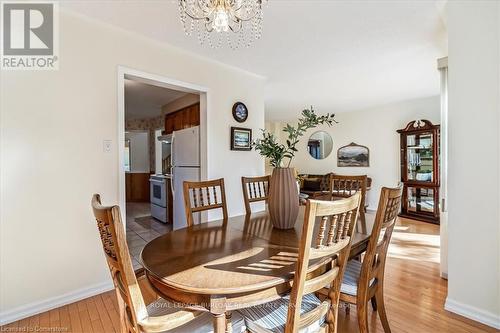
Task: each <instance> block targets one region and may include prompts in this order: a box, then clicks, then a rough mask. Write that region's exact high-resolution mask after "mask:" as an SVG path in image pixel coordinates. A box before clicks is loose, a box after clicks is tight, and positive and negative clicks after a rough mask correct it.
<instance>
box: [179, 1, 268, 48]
mask: <svg viewBox="0 0 500 333" xmlns="http://www.w3.org/2000/svg"><path fill="white" fill-rule="evenodd" d="M266 1H267V0H179V10H180V16H181V21H182V24H183V25H184V31H185V32H186V34H187V35H188V36H191V35H192V34H193V33H196V34H197V36H198V40H199V42H200V43H201V44H202V45H203V44H205V43H208V44H209V45H210V46H211V47H213V48H218V47H220V46H222V43H223V42H224V41H227V44H228V45H229V46H230V47H231V48H232V49H237V48H239V47H240V46H242V45H244V46H247V47H248V46H250V45H251V44H252V42H253V41H255V40H257V39H259V38H260V37H261V35H262V18H263V16H262V6H263V3H264V2H266Z"/></svg>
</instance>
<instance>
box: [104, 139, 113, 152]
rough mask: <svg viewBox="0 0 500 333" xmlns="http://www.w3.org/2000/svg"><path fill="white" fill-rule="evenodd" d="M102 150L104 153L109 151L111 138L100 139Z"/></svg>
mask: <svg viewBox="0 0 500 333" xmlns="http://www.w3.org/2000/svg"><path fill="white" fill-rule="evenodd" d="M102 150H103V152H105V153H109V152H111V140H103V141H102Z"/></svg>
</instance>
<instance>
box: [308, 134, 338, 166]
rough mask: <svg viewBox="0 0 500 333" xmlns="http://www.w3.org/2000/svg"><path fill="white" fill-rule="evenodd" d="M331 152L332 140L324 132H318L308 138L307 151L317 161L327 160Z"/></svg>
mask: <svg viewBox="0 0 500 333" xmlns="http://www.w3.org/2000/svg"><path fill="white" fill-rule="evenodd" d="M332 150H333V140H332V137H331V136H330V134H328V133H327V132H325V131H318V132H316V133H314V134H313V135H311V136H310V137H309V141H308V142H307V151H308V152H309V154H310V155H311V156H312V157H314V158H315V159H317V160H322V159H324V158H327V157H328V155H330V153H331V152H332Z"/></svg>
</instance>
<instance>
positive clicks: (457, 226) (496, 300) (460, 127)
mask: <svg viewBox="0 0 500 333" xmlns="http://www.w3.org/2000/svg"><path fill="white" fill-rule="evenodd" d="M447 13H448V39H449V42H448V45H449V54H448V71H449V76H448V78H449V85H448V89H449V90H448V98H449V99H448V106H449V113H448V132H449V143H448V145H449V160H448V165H449V168H448V221H449V222H448V298H447V301H446V308H447V309H448V310H451V311H453V312H456V313H459V314H462V315H465V316H467V317H469V318H472V319H475V320H479V321H482V322H484V323H486V324H489V325H491V326H496V327H497V328H500V271H499V267H500V208H499V207H500V204H499V203H500V163H499V159H500V141H499V140H500V137H499V131H500V96H499V94H500V65H499V62H500V2H498V1H450V2H448V8H447Z"/></svg>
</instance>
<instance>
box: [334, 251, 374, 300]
mask: <svg viewBox="0 0 500 333" xmlns="http://www.w3.org/2000/svg"><path fill="white" fill-rule="evenodd" d="M361 265H362V263H361V262H359V261H357V260H349V261H348V262H347V265H346V268H345V272H344V277H343V279H342V286H341V287H340V292H341V293H344V294H348V295H352V296H356V295H357V294H358V280H359V275H360V273H361ZM374 282H375V279H371V281H370V286H372V285H373V283H374Z"/></svg>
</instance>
